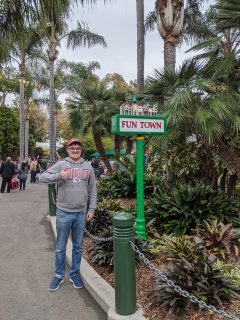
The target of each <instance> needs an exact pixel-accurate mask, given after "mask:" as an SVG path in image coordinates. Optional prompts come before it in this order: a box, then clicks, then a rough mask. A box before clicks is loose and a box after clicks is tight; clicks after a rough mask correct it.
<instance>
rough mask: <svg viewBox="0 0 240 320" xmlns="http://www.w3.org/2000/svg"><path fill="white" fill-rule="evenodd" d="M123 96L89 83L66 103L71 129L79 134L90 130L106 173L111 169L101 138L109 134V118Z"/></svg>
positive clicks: (100, 84) (99, 83)
mask: <svg viewBox="0 0 240 320" xmlns="http://www.w3.org/2000/svg"><path fill="white" fill-rule="evenodd" d="M122 99H123V96H122V93H120V96H119V94H118V92H116V91H115V90H111V89H108V88H107V87H106V86H105V85H104V84H102V83H101V82H99V81H89V82H85V83H84V84H82V86H81V87H80V88H79V90H78V93H77V95H75V96H74V97H73V98H72V99H69V101H68V107H69V109H70V121H71V125H72V127H73V129H74V130H75V131H76V133H77V132H79V131H80V133H81V134H85V133H86V132H88V130H89V128H92V134H93V138H94V141H95V145H96V149H97V151H98V152H99V154H100V157H101V158H102V160H103V161H104V163H105V165H106V167H107V169H108V172H110V173H111V172H112V167H111V164H110V162H109V159H108V157H107V155H106V152H105V148H104V145H103V141H102V137H103V136H104V135H105V134H106V135H107V134H109V132H110V119H111V116H112V115H113V114H114V113H115V112H116V110H117V109H118V106H119V103H118V101H119V100H122Z"/></svg>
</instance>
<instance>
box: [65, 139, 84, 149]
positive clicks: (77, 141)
mask: <svg viewBox="0 0 240 320" xmlns="http://www.w3.org/2000/svg"><path fill="white" fill-rule="evenodd" d="M72 144H79V145H80V147H81V146H82V144H81V141H80V140H79V139H78V138H72V139H70V140H68V142H67V148H68V147H70V146H71V145H72Z"/></svg>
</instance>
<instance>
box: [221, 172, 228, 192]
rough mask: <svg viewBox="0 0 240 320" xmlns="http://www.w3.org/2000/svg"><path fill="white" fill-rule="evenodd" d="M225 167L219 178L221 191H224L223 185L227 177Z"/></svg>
mask: <svg viewBox="0 0 240 320" xmlns="http://www.w3.org/2000/svg"><path fill="white" fill-rule="evenodd" d="M227 172H228V171H227V169H226V168H225V169H224V171H223V175H222V177H221V180H220V188H221V191H223V192H225V186H226V178H227Z"/></svg>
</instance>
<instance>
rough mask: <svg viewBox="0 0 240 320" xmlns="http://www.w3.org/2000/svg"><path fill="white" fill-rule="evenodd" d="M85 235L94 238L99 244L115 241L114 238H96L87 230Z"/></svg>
mask: <svg viewBox="0 0 240 320" xmlns="http://www.w3.org/2000/svg"><path fill="white" fill-rule="evenodd" d="M85 233H86V234H87V235H88V236H89V237H90V238H92V239H93V240H95V241H98V242H108V241H112V240H113V238H112V237H109V238H104V237H98V236H94V235H93V234H91V233H90V232H89V231H87V229H85Z"/></svg>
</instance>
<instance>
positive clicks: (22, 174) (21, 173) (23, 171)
mask: <svg viewBox="0 0 240 320" xmlns="http://www.w3.org/2000/svg"><path fill="white" fill-rule="evenodd" d="M27 174H28V166H27V163H26V162H25V161H23V162H22V164H21V168H20V169H19V170H18V179H19V182H20V188H19V190H25V188H26V181H27Z"/></svg>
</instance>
